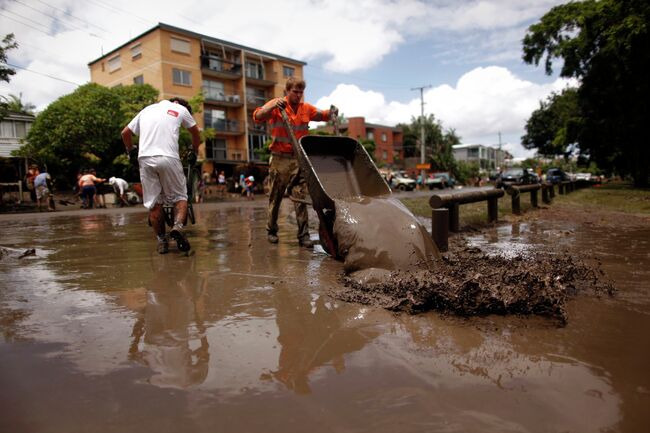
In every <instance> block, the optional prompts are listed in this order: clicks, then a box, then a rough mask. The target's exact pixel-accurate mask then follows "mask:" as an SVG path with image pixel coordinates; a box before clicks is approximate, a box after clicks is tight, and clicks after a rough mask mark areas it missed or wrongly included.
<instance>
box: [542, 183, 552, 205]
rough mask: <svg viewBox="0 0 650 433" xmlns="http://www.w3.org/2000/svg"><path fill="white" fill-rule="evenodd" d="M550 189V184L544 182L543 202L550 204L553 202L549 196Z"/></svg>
mask: <svg viewBox="0 0 650 433" xmlns="http://www.w3.org/2000/svg"><path fill="white" fill-rule="evenodd" d="M551 188H552V187H551ZM548 190H549V185H548V184H545V183H544V184H542V202H544V203H545V204H550V203H551V199H550V197H549V196H548V195H549V194H548Z"/></svg>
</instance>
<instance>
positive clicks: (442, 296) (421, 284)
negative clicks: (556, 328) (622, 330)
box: [332, 247, 615, 325]
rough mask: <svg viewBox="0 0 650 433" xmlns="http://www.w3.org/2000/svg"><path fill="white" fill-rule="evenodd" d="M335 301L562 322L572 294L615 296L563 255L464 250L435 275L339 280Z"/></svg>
mask: <svg viewBox="0 0 650 433" xmlns="http://www.w3.org/2000/svg"><path fill="white" fill-rule="evenodd" d="M341 280H342V282H343V283H344V288H342V289H340V288H339V289H334V290H333V293H332V295H333V296H334V297H336V298H338V299H341V300H344V301H348V302H357V303H362V304H369V305H374V306H379V307H383V308H386V309H389V310H395V311H405V312H408V313H411V314H415V313H420V312H424V311H429V310H435V311H440V312H443V313H451V314H455V315H459V316H476V315H488V314H499V315H505V314H522V315H530V314H535V315H540V316H545V317H549V318H553V319H557V320H558V321H559V323H560V324H562V325H564V324H566V323H567V321H568V317H567V311H566V303H567V301H568V300H569V299H570V298H572V297H574V296H575V295H577V294H578V293H587V294H588V293H591V294H593V295H596V296H602V295H609V296H612V295H613V294H614V293H615V288H614V287H613V285H612V284H611V283H610V282H608V281H606V280H605V278H604V273H603V272H602V270H600V269H599V267H598V266H595V267H594V266H590V265H587V264H585V263H583V262H582V261H580V260H578V259H575V258H574V257H572V256H571V255H570V254H569V253H563V254H549V253H533V254H530V255H527V256H517V257H504V256H494V255H487V254H485V253H484V252H482V251H481V250H480V249H478V248H469V247H465V248H462V249H460V250H459V251H458V252H457V253H455V254H454V255H450V256H449V257H445V258H443V259H441V260H438V261H437V262H436V263H435V270H429V269H415V270H409V271H402V270H400V271H396V272H392V273H391V274H390V275H389V276H388V278H386V279H385V280H384V281H381V282H373V283H368V282H360V281H358V280H357V279H355V278H353V277H350V276H342V277H341Z"/></svg>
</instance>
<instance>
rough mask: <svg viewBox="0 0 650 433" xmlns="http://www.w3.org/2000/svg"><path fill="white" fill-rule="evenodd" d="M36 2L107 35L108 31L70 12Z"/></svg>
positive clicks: (42, 2) (39, 0) (40, 1)
mask: <svg viewBox="0 0 650 433" xmlns="http://www.w3.org/2000/svg"><path fill="white" fill-rule="evenodd" d="M36 1H37V2H39V3H41V4H43V5H45V6H48V7H50V8H52V9H54V10H57V11H59V12H61V13H63V14H66V15H68V16H69V17H72V18H74V19H76V20H78V21H81V22H82V23H84V24H86V25H88V26H92V27H95V28H96V29H98V30H101V31H102V32H105V33H108V30H106V29H105V28H103V27H100V26H98V25H96V24H93V23H91V22H88V21H86V20H84V19H83V18H79V17H76V16H74V15H72V14H71V13H70V12H68V11H66V10H63V9H59V8H57V7H55V6H52V5H49V4H47V3H45V2H44V1H42V0H36Z"/></svg>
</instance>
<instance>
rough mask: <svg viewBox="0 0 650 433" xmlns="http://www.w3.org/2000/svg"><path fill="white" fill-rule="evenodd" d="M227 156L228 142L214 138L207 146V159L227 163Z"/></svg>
mask: <svg viewBox="0 0 650 433" xmlns="http://www.w3.org/2000/svg"><path fill="white" fill-rule="evenodd" d="M226 155H227V146H226V140H224V139H222V138H212V139H209V140H208V141H207V143H206V144H205V156H206V158H207V159H212V160H217V161H225V160H226Z"/></svg>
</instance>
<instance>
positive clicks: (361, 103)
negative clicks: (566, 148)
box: [316, 66, 575, 156]
mask: <svg viewBox="0 0 650 433" xmlns="http://www.w3.org/2000/svg"><path fill="white" fill-rule="evenodd" d="M568 84H573V85H575V82H569V81H567V80H564V79H558V80H556V81H554V82H553V83H550V84H535V83H533V82H530V81H526V80H523V79H521V78H518V77H516V76H515V75H513V74H512V73H511V72H510V71H509V70H507V69H506V68H502V67H495V66H492V67H486V68H476V69H474V70H472V71H470V72H468V73H466V74H464V75H463V76H462V77H461V78H460V79H459V80H458V82H457V83H456V85H455V86H450V85H446V84H445V85H442V86H438V87H435V88H432V89H428V90H427V91H425V92H424V101H425V114H434V115H435V117H436V118H437V119H439V120H440V121H442V124H443V127H445V128H453V129H455V130H456V133H457V134H458V135H460V136H461V138H462V141H463V143H481V144H492V143H495V142H496V141H497V137H498V134H499V133H501V134H502V135H503V136H506V137H514V139H518V137H520V136H521V135H523V134H524V127H525V124H526V120H527V119H528V118H529V117H530V114H531V113H532V112H533V111H534V110H535V109H537V108H538V107H539V101H540V100H543V99H545V98H546V97H547V96H548V95H549V94H550V93H551V92H553V91H559V90H561V89H562V88H564V87H566V86H567V85H568ZM330 104H334V105H336V106H337V107H339V109H340V110H341V112H342V113H344V114H345V115H346V116H348V117H352V116H363V117H365V118H366V121H367V122H370V123H379V124H387V125H395V124H397V123H400V122H402V123H408V122H410V120H411V118H412V117H418V116H419V115H420V110H421V108H420V99H419V98H414V99H411V100H410V101H408V102H398V101H390V102H387V101H386V100H385V98H384V96H383V95H382V94H381V93H377V92H375V91H364V90H362V89H359V88H358V87H357V86H354V85H348V84H339V85H338V86H337V87H336V89H334V91H333V92H332V93H331V94H330V95H328V96H325V97H323V98H320V99H319V100H318V101H317V102H316V105H317V106H319V107H323V108H324V107H328V106H329V105H330ZM506 145H507V146H505V148H506V149H507V150H510V151H511V153H513V154H515V156H524V155H525V156H530V153H531V152H526V151H524V149H523V148H522V147H521V146H520V145H519V142H518V141H517V142H511V143H506Z"/></svg>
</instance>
